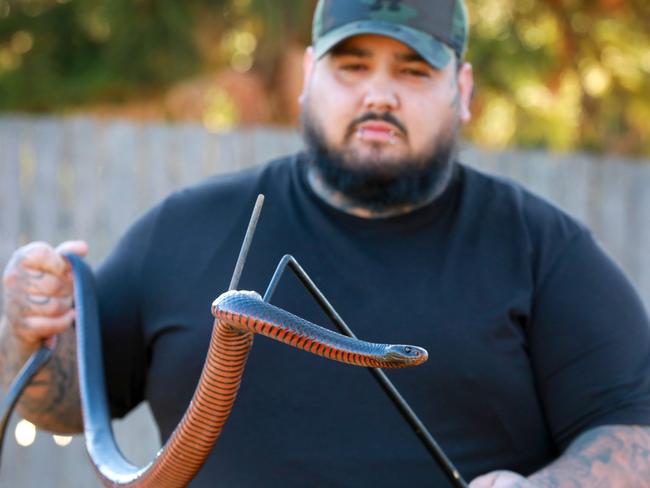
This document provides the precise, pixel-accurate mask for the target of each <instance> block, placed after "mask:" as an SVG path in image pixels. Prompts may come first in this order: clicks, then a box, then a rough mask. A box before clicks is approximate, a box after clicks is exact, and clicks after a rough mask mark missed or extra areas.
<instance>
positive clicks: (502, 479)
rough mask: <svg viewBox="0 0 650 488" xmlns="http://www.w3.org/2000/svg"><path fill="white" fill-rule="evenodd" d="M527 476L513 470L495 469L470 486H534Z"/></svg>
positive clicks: (504, 487) (524, 487)
mask: <svg viewBox="0 0 650 488" xmlns="http://www.w3.org/2000/svg"><path fill="white" fill-rule="evenodd" d="M536 486H538V485H534V484H533V483H531V482H530V481H528V480H527V479H526V478H524V477H523V476H521V475H518V474H517V473H513V472H512V471H493V472H491V473H488V474H486V475H483V476H480V477H478V478H476V479H475V480H474V481H472V482H471V483H470V484H469V488H534V487H536Z"/></svg>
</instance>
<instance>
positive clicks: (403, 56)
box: [395, 52, 429, 64]
mask: <svg viewBox="0 0 650 488" xmlns="http://www.w3.org/2000/svg"><path fill="white" fill-rule="evenodd" d="M395 58H396V59H397V60H398V61H402V62H404V63H426V64H429V63H427V60H426V59H424V58H423V57H422V56H421V55H420V54H418V53H416V52H412V53H399V54H396V55H395Z"/></svg>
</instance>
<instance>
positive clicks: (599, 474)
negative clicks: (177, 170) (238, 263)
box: [0, 0, 650, 488]
mask: <svg viewBox="0 0 650 488" xmlns="http://www.w3.org/2000/svg"><path fill="white" fill-rule="evenodd" d="M467 25H468V23H467V16H466V11H465V6H464V5H463V3H462V0H419V1H418V0H404V1H399V0H397V1H376V0H321V1H320V2H319V4H318V7H317V11H316V13H315V16H314V36H313V45H312V46H311V47H310V48H309V49H307V52H306V54H305V63H304V64H305V80H304V92H303V95H302V98H301V101H302V106H303V116H302V128H303V133H304V136H305V142H306V149H305V151H304V152H302V153H300V154H297V155H293V156H289V157H286V158H282V159H280V160H277V161H273V162H270V163H268V164H266V165H264V166H262V167H259V168H256V169H253V170H249V171H246V172H243V173H237V174H233V175H229V176H225V177H223V176H222V177H217V178H213V179H211V180H208V181H206V182H204V183H202V184H200V185H198V186H195V187H192V188H189V189H186V190H184V191H181V192H178V193H175V194H173V195H171V196H170V197H168V198H167V199H166V200H165V201H163V202H162V203H160V204H159V205H157V206H156V207H155V208H154V209H152V210H151V211H150V212H148V213H147V214H146V215H145V216H144V217H142V218H141V219H140V220H139V221H138V222H137V223H136V224H135V225H134V226H133V227H132V228H131V229H130V230H129V231H128V233H127V234H126V236H125V237H124V238H123V239H122V240H121V242H120V243H119V244H118V245H117V247H116V249H115V250H114V252H113V253H112V254H111V255H110V256H109V257H108V259H107V260H106V261H105V262H104V263H103V265H102V266H101V267H100V268H99V269H98V271H97V279H98V293H99V298H100V307H101V318H102V323H103V340H104V349H105V358H106V360H105V362H106V369H107V376H108V384H109V393H110V401H111V407H112V412H113V414H114V415H115V416H122V415H124V414H126V413H127V412H128V411H130V410H131V409H133V408H134V407H135V406H137V405H138V404H139V403H140V402H142V401H148V402H149V404H150V406H151V409H152V411H153V414H154V417H155V420H156V422H157V424H158V427H159V429H160V433H161V437H162V439H163V440H164V439H166V438H167V437H168V436H169V435H170V434H171V432H172V431H173V429H174V427H175V426H176V424H177V423H178V421H179V419H180V418H181V416H182V414H183V412H184V411H185V408H186V407H187V405H188V403H189V401H190V399H191V397H192V393H193V391H194V388H195V385H196V381H197V378H198V377H199V374H200V372H201V368H202V365H203V361H204V358H205V356H206V352H207V346H208V342H209V338H210V332H211V325H212V318H211V315H210V307H209V304H210V303H211V302H212V300H213V299H214V298H215V295H216V294H218V292H219V291H221V290H225V289H226V288H227V285H228V278H229V276H230V271H231V269H232V267H233V265H234V260H235V257H236V254H237V250H238V248H239V244H240V239H241V236H242V234H243V230H244V227H245V223H246V221H247V213H248V211H249V210H250V206H251V202H253V201H254V199H255V196H256V195H257V194H259V193H264V194H265V195H266V196H267V205H266V208H265V210H264V216H263V218H262V220H261V223H260V226H259V228H258V231H257V235H256V241H255V245H254V247H253V249H252V250H251V254H250V256H249V262H248V264H247V268H246V271H245V273H244V275H243V277H242V281H241V284H240V288H242V289H252V290H257V291H261V290H263V289H264V288H265V287H266V284H267V282H268V279H269V277H270V276H271V274H272V272H273V269H274V268H275V265H276V264H277V263H278V261H279V259H280V258H281V257H282V255H284V254H285V253H291V254H293V255H294V256H295V257H296V258H297V259H298V260H299V261H300V263H301V264H302V266H303V267H304V268H305V269H306V270H307V272H308V273H309V274H310V275H311V276H312V278H313V279H314V281H315V282H316V283H317V285H318V286H319V287H320V288H321V290H323V292H324V293H325V295H326V296H327V297H328V298H329V300H330V302H331V303H332V304H333V305H334V306H335V307H336V308H337V309H338V311H339V312H340V314H341V315H342V316H343V317H344V318H345V319H346V321H347V322H348V323H349V324H351V325H352V326H353V328H354V329H355V332H356V333H357V334H358V335H359V336H360V337H364V338H367V339H369V340H372V341H375V342H385V343H390V342H395V341H397V340H399V341H400V342H403V343H411V344H418V345H421V346H424V347H425V348H427V349H428V351H429V354H430V359H429V361H428V363H426V364H425V365H423V366H420V367H418V368H414V369H409V370H404V371H398V372H396V373H394V374H392V378H393V379H394V381H395V383H396V385H397V386H398V387H399V389H400V390H401V391H402V393H403V394H404V396H405V397H406V398H407V399H408V400H409V402H410V403H411V404H412V406H413V407H414V409H415V410H416V411H417V412H418V414H419V415H420V416H421V417H422V419H423V420H424V422H425V423H426V424H427V426H428V427H429V429H430V430H431V431H432V433H433V435H434V436H435V437H436V438H437V440H438V441H439V442H440V444H441V445H442V447H443V448H444V449H445V450H446V453H447V454H448V456H449V458H451V460H452V461H453V462H454V463H455V464H456V465H457V466H458V468H459V470H460V472H461V474H462V475H463V476H464V477H465V478H466V479H474V481H473V482H472V487H487V486H499V487H506V486H508V487H510V486H518V487H529V486H530V487H534V486H544V487H548V486H581V487H588V486H608V487H632V486H650V482H649V481H648V480H650V430H649V427H648V425H650V325H649V321H648V316H647V314H646V312H645V311H644V309H643V306H642V304H641V302H640V300H639V298H638V296H637V295H636V293H635V292H634V290H633V288H632V287H631V285H630V284H629V282H628V280H627V279H626V278H625V277H624V276H623V274H622V273H621V272H620V271H619V269H618V268H617V267H616V266H615V265H614V264H613V263H612V261H611V260H610V259H609V258H608V257H607V256H606V255H605V254H604V252H603V251H602V249H601V248H600V247H599V246H598V245H597V244H596V243H595V242H594V240H593V239H592V237H591V235H590V233H589V231H588V230H587V229H585V228H584V227H583V226H582V225H581V224H580V223H578V222H576V221H575V220H574V219H573V218H571V217H569V216H568V215H566V214H564V213H563V212H561V211H560V210H558V209H556V208H554V207H553V206H551V205H550V204H548V203H546V202H545V201H543V200H541V199H540V198H538V197H536V196H534V195H532V194H530V193H529V192H527V191H526V190H524V189H522V188H521V187H519V186H517V185H516V184H513V183H511V182H507V181H503V180H501V179H498V178H495V177H492V176H489V175H485V174H482V173H480V172H478V171H476V170H473V169H470V168H468V167H466V166H464V165H463V164H461V163H460V162H458V161H457V143H458V133H459V129H460V127H461V126H462V124H464V123H466V122H468V121H469V120H470V116H471V115H470V99H471V94H472V90H473V76H472V68H471V66H470V65H469V64H468V63H467V62H465V61H464V54H465V49H466V44H467ZM63 251H67V252H76V253H79V254H84V253H85V252H86V245H85V244H84V243H83V242H68V243H65V244H63V245H61V246H59V248H57V249H53V248H51V247H50V246H49V245H46V244H43V243H34V244H31V245H28V246H26V247H24V248H21V249H19V250H18V251H17V252H16V253H15V255H14V257H13V259H12V261H11V262H10V264H9V265H8V266H7V269H6V272H5V300H6V307H5V310H6V316H4V317H3V319H2V340H3V347H2V353H1V354H0V358H1V360H2V369H3V370H4V371H5V376H13V374H14V373H15V371H16V370H17V368H18V366H19V365H20V364H22V362H23V361H24V360H25V358H26V357H27V356H28V355H29V354H30V353H31V352H32V351H33V350H34V349H35V348H36V347H37V345H38V344H39V343H40V342H42V341H43V340H46V339H48V338H50V337H52V335H54V334H60V339H59V342H60V347H59V348H58V350H57V353H56V358H55V360H54V361H51V363H50V366H49V367H48V369H47V370H46V371H44V372H43V373H41V376H40V378H38V381H37V383H36V384H35V385H34V386H32V387H30V388H29V389H28V390H27V393H26V398H25V399H24V400H23V403H22V406H21V413H22V414H23V415H24V416H26V417H27V418H29V419H31V420H32V421H34V422H36V423H37V424H39V425H41V426H43V427H45V428H48V429H51V430H54V431H57V432H76V431H79V430H80V429H81V417H80V414H79V408H78V393H77V385H76V382H75V381H74V380H73V379H72V378H74V377H75V373H74V371H75V366H74V345H73V342H72V338H71V337H72V333H71V325H72V322H73V320H74V309H73V306H72V298H71V282H70V276H69V267H68V265H67V263H66V261H65V260H64V259H63V258H62V257H61V252H63ZM274 303H275V304H277V305H279V306H281V307H282V308H285V309H287V310H290V311H292V312H293V313H295V314H297V315H300V316H302V317H305V318H307V319H309V320H311V321H314V322H317V323H323V322H324V319H323V317H322V316H321V315H320V314H319V311H318V309H317V307H316V306H315V305H314V304H313V302H312V301H311V300H310V299H309V297H308V295H307V294H306V293H305V292H304V291H303V290H301V288H300V287H299V286H298V285H297V284H295V283H293V282H291V281H285V282H284V283H283V284H282V285H281V287H280V288H279V289H278V291H277V293H276V295H275V299H274ZM9 373H11V374H9ZM213 484H220V485H223V486H237V487H249V486H250V487H256V488H258V487H260V486H280V487H301V488H303V487H306V486H317V487H321V486H327V487H336V486H341V487H343V486H346V487H347V486H373V487H383V486H391V487H394V486H405V485H417V486H447V483H446V480H445V478H444V476H443V475H442V474H441V473H440V471H439V470H437V468H436V466H435V464H434V463H433V462H432V461H431V459H430V458H429V455H428V453H427V452H426V450H425V449H424V448H423V447H422V446H421V445H420V444H419V442H418V439H417V438H416V437H415V436H414V435H413V433H412V432H410V431H409V429H408V428H407V427H406V425H405V424H404V423H403V421H402V419H401V418H400V417H399V415H398V414H397V413H396V412H395V411H394V410H393V408H392V406H391V405H390V403H389V402H388V401H387V400H386V398H384V397H383V395H382V393H381V391H379V389H378V388H377V387H376V385H375V384H373V383H372V382H371V381H369V379H368V377H367V374H366V373H365V372H364V371H360V370H358V369H354V368H350V367H347V366H345V365H340V364H338V363H332V362H327V361H322V360H317V359H314V358H313V357H312V356H310V355H306V354H303V353H302V352H299V351H296V350H293V349H290V348H284V347H279V346H277V344H275V343H272V342H271V341H266V340H258V341H256V345H255V347H254V348H253V351H252V353H251V355H250V358H249V362H248V366H247V370H246V373H245V377H244V382H243V385H242V387H241V391H240V396H239V399H238V401H237V404H236V405H235V408H234V412H233V414H232V416H231V418H230V420H229V423H228V424H227V426H226V429H225V431H224V433H223V435H222V437H221V439H220V440H219V443H218V444H217V446H216V448H215V449H214V451H213V453H212V455H211V457H210V458H209V460H208V462H207V463H206V465H205V467H204V468H203V469H202V471H201V472H200V473H199V475H198V476H197V478H196V479H195V480H194V481H193V482H192V484H191V486H196V487H202V486H212V485H213Z"/></svg>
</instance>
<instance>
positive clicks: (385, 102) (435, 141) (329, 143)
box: [302, 35, 472, 178]
mask: <svg viewBox="0 0 650 488" xmlns="http://www.w3.org/2000/svg"><path fill="white" fill-rule="evenodd" d="M471 82H472V73H471V67H470V66H469V65H466V64H465V65H463V66H462V67H461V68H460V69H458V68H457V66H456V63H455V62H453V61H452V62H451V63H449V65H447V66H446V67H445V68H444V69H442V70H436V69H434V68H433V67H431V66H430V65H429V64H428V63H427V62H426V61H424V59H422V58H421V57H420V56H419V55H418V54H417V53H416V52H415V51H413V50H412V49H411V48H409V47H408V46H406V45H405V44H402V43H400V42H398V41H396V40H393V39H391V38H388V37H384V36H376V35H359V36H355V37H352V38H350V39H348V40H346V41H343V42H342V43H340V44H339V45H338V46H336V47H335V48H334V49H333V50H332V51H331V52H330V53H329V54H327V55H326V56H325V57H323V58H322V59H320V60H314V59H313V54H312V53H311V51H310V50H308V52H307V54H306V57H305V90H304V93H303V99H302V101H303V124H304V126H305V127H304V129H305V133H306V136H307V142H308V144H310V145H313V143H319V144H321V145H323V146H324V147H325V149H327V151H328V152H330V153H333V154H336V155H337V156H338V159H339V160H340V161H339V164H341V165H342V166H344V168H343V169H347V170H349V171H352V172H363V173H365V174H370V175H372V174H374V175H385V176H386V177H390V178H397V177H399V174H400V172H401V171H402V170H403V169H404V170H405V171H410V172H413V170H417V169H421V170H424V169H426V168H425V167H426V166H427V165H430V164H432V158H435V157H436V155H439V154H438V153H439V152H441V151H442V152H445V153H446V154H447V157H449V153H450V150H451V149H450V147H453V145H454V143H455V139H456V135H457V132H458V128H459V126H460V124H461V122H465V121H467V120H469V110H468V103H469V97H470V93H471V89H472V85H471Z"/></svg>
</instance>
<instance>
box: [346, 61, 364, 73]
mask: <svg viewBox="0 0 650 488" xmlns="http://www.w3.org/2000/svg"><path fill="white" fill-rule="evenodd" d="M366 68H367V67H366V65H365V64H359V63H355V64H344V65H342V66H341V69H342V70H343V71H353V72H354V71H364V70H365V69H366Z"/></svg>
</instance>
